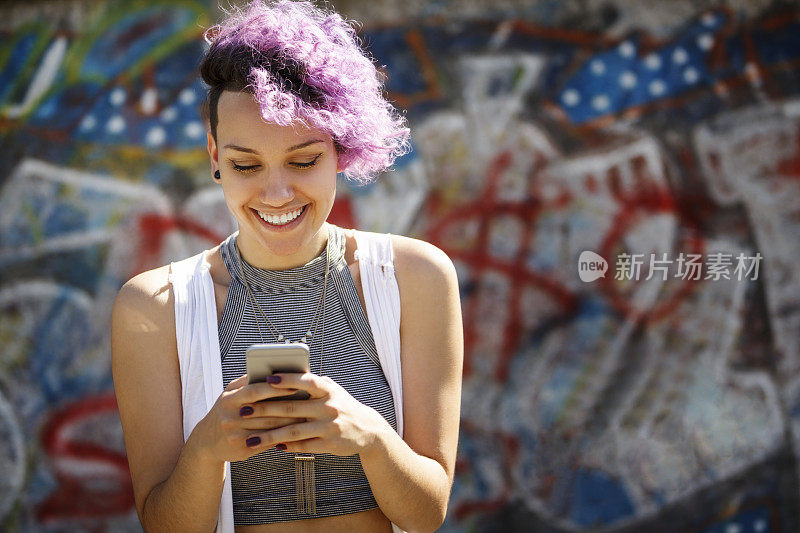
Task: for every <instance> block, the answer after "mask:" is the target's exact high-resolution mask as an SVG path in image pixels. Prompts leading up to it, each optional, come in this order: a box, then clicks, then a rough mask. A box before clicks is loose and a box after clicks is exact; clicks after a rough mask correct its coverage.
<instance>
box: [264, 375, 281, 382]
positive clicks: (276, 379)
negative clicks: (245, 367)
mask: <svg viewBox="0 0 800 533" xmlns="http://www.w3.org/2000/svg"><path fill="white" fill-rule="evenodd" d="M280 382H281V377H280V376H267V383H280Z"/></svg>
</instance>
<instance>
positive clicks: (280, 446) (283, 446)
mask: <svg viewBox="0 0 800 533" xmlns="http://www.w3.org/2000/svg"><path fill="white" fill-rule="evenodd" d="M275 449H276V450H285V449H286V445H285V444H276V445H275Z"/></svg>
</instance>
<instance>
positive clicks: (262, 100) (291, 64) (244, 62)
mask: <svg viewBox="0 0 800 533" xmlns="http://www.w3.org/2000/svg"><path fill="white" fill-rule="evenodd" d="M205 40H206V42H207V43H209V44H210V47H209V49H208V51H207V52H206V54H205V56H204V57H203V60H202V62H201V64H200V74H201V76H202V78H203V81H205V83H206V84H207V85H208V86H209V89H208V99H207V101H206V113H207V116H208V119H209V123H210V127H211V134H212V136H213V137H214V139H216V137H217V131H216V128H217V122H218V115H217V104H218V102H219V97H220V95H221V94H222V91H225V90H233V91H248V92H251V93H253V95H254V98H255V100H256V101H257V102H258V104H259V107H260V109H261V117H262V118H263V119H264V120H266V121H268V122H273V123H276V124H280V125H282V126H287V125H291V124H297V123H302V124H305V125H307V126H310V127H314V128H318V129H320V130H322V131H325V132H327V133H328V134H330V135H331V137H332V138H333V140H334V143H335V145H336V148H337V151H338V157H339V167H340V168H341V169H342V172H343V173H344V174H345V176H347V177H348V178H351V179H355V180H357V181H362V182H368V181H371V180H373V179H374V178H375V177H376V175H377V174H378V173H380V172H382V171H384V170H386V169H388V168H389V167H390V166H391V165H392V164H393V163H394V161H395V159H396V158H397V157H398V156H401V155H403V154H405V153H407V152H408V151H409V150H410V144H409V140H408V138H409V129H408V127H407V126H406V121H405V118H404V117H403V116H402V115H400V114H399V113H398V112H397V111H396V110H395V108H394V107H393V106H392V105H391V104H390V103H389V102H388V101H387V100H386V99H385V98H384V96H383V91H382V81H381V79H380V76H379V73H378V71H377V69H376V68H375V65H374V64H373V63H372V61H371V60H370V58H368V57H367V56H366V54H365V52H364V51H363V50H362V49H361V47H360V46H359V44H358V43H359V39H358V37H357V36H356V32H355V30H354V29H353V27H352V26H351V25H350V24H349V23H348V22H347V21H345V20H344V19H342V17H341V16H340V15H339V14H338V13H335V12H332V11H325V10H323V9H320V8H317V7H314V6H313V5H312V4H311V3H310V2H307V1H290V0H278V1H276V2H269V3H264V2H262V1H260V0H256V1H253V2H252V3H251V4H250V5H249V6H248V7H246V8H245V9H241V10H236V11H234V12H232V13H229V14H228V18H226V19H225V20H224V21H223V22H222V23H220V24H217V25H215V26H212V27H211V28H209V29H208V30H207V31H206V33H205Z"/></svg>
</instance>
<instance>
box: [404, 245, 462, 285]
mask: <svg viewBox="0 0 800 533" xmlns="http://www.w3.org/2000/svg"><path fill="white" fill-rule="evenodd" d="M392 249H393V252H394V268H395V273H396V275H397V283H398V285H400V286H402V285H406V288H407V289H410V290H412V291H413V292H415V293H421V294H425V293H428V294H431V291H432V292H433V294H441V293H442V291H447V290H448V289H452V288H457V286H458V279H457V276H456V269H455V266H454V265H453V262H452V261H451V260H450V258H449V257H448V256H447V254H446V253H444V252H443V251H442V250H441V249H440V248H438V247H436V246H434V245H433V244H431V243H429V242H425V241H422V240H419V239H413V238H411V237H404V236H402V235H392ZM401 290H402V288H401Z"/></svg>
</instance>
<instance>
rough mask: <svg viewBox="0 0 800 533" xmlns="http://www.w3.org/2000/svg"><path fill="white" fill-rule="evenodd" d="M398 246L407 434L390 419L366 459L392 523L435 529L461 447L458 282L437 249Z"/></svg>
mask: <svg viewBox="0 0 800 533" xmlns="http://www.w3.org/2000/svg"><path fill="white" fill-rule="evenodd" d="M394 249H395V271H396V274H397V282H398V286H399V288H400V300H401V326H400V340H401V346H402V353H401V361H402V369H403V419H404V435H403V438H402V439H401V438H400V436H399V435H398V434H397V433H395V432H394V431H392V430H391V427H389V426H388V424H387V425H386V427H387V428H388V431H384V432H383V433H381V437H380V438H378V439H377V442H376V444H375V445H374V446H372V447H370V450H369V451H368V452H366V453H362V454H361V462H362V465H363V468H364V473H365V474H366V475H367V478H368V479H369V482H370V486H371V487H372V492H373V494H374V495H375V499H376V500H377V502H378V505H380V508H381V510H382V511H383V513H384V514H385V515H386V516H387V517H388V518H389V519H390V520H391V521H392V522H394V523H395V524H397V525H398V526H399V527H401V528H403V529H405V530H408V531H411V532H416V531H434V530H436V529H437V528H438V527H439V526H440V525H441V524H442V522H443V521H444V518H445V515H446V513H447V503H448V500H449V498H450V490H451V488H452V484H453V476H454V470H455V459H456V448H457V445H458V427H459V416H460V406H461V371H462V362H463V351H464V348H463V332H462V323H461V303H460V299H459V294H458V281H457V278H456V272H455V268H454V267H453V264H452V262H451V261H450V259H449V258H448V257H447V256H446V255H445V254H444V253H443V252H441V251H440V250H438V249H437V248H435V247H433V246H431V245H429V244H426V243H422V242H421V241H414V240H411V239H405V238H402V237H400V238H395V240H394Z"/></svg>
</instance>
